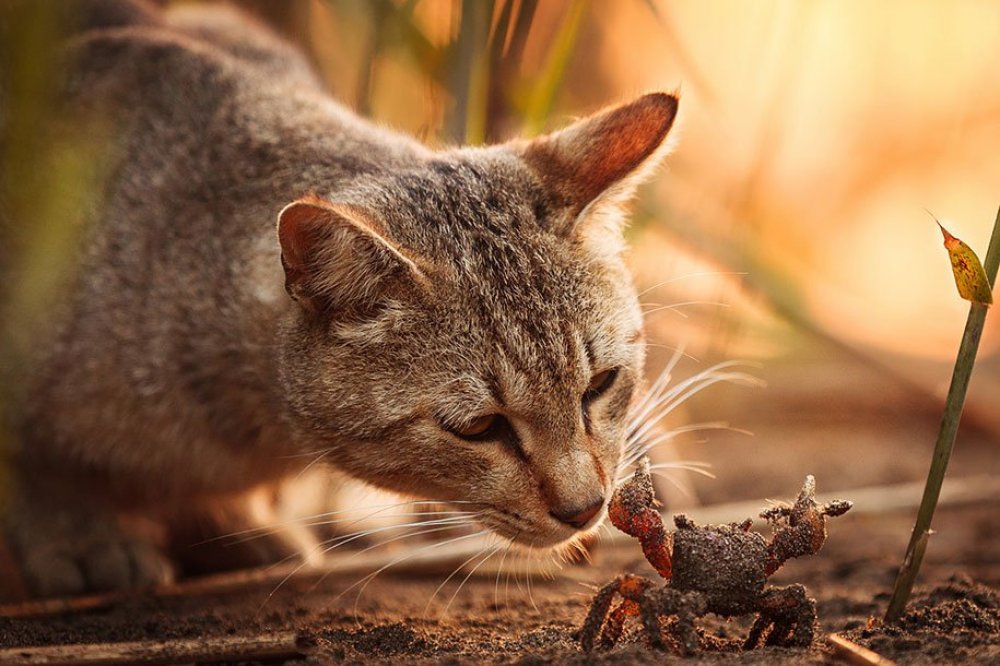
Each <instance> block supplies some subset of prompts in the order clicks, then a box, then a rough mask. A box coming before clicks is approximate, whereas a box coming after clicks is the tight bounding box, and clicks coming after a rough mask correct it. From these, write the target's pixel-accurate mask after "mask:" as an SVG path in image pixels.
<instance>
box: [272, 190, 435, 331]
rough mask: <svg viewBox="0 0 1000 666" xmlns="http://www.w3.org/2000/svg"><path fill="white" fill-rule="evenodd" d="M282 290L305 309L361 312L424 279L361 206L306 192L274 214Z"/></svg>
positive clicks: (422, 282) (414, 265)
mask: <svg viewBox="0 0 1000 666" xmlns="http://www.w3.org/2000/svg"><path fill="white" fill-rule="evenodd" d="M278 242H279V243H280V245H281V265H282V267H283V268H284V269H285V290H286V291H287V292H288V294H289V295H290V296H291V297H292V298H293V299H294V300H295V301H297V302H298V303H299V305H301V306H302V308H303V309H305V310H306V311H307V312H311V313H322V312H326V311H331V310H351V311H355V312H363V311H365V310H367V309H368V308H370V307H371V306H372V305H374V304H375V303H376V302H378V301H379V299H381V298H384V297H386V296H391V295H394V293H393V292H395V291H400V290H408V289H410V290H412V289H413V288H414V287H419V286H421V285H425V284H426V283H427V280H426V278H425V276H424V274H423V272H422V271H421V270H420V268H419V267H418V266H417V264H416V262H415V261H414V260H413V259H411V258H410V257H408V256H407V255H406V253H405V252H404V251H403V250H402V249H401V248H400V247H399V246H398V245H397V244H395V243H393V242H392V241H391V240H390V239H389V237H388V235H387V234H386V233H385V231H384V230H383V229H382V228H381V225H380V224H379V223H378V222H377V221H376V220H375V219H374V217H373V216H372V215H371V214H369V213H367V212H366V211H364V210H362V209H360V208H358V207H356V206H352V205H347V204H338V203H333V202H330V201H326V200H324V199H321V198H319V197H313V196H310V197H305V198H303V199H299V200H297V201H293V202H292V203H290V204H288V205H287V206H285V208H284V209H282V211H281V213H279V214H278Z"/></svg>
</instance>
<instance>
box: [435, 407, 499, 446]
mask: <svg viewBox="0 0 1000 666" xmlns="http://www.w3.org/2000/svg"><path fill="white" fill-rule="evenodd" d="M448 430H449V431H450V432H451V433H452V434H453V435H456V436H458V437H461V438H462V439H467V440H469V441H470V442H483V441H487V440H494V439H502V438H503V437H505V436H506V435H507V434H508V433H509V432H510V422H509V421H508V420H507V419H506V418H505V417H504V416H502V415H500V414H484V415H483V416H480V417H478V418H476V419H473V420H472V421H469V422H468V423H466V424H465V425H462V426H458V427H452V428H448Z"/></svg>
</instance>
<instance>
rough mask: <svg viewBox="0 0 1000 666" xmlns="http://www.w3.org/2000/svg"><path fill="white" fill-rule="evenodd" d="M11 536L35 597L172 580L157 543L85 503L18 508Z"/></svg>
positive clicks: (9, 527) (13, 513)
mask: <svg viewBox="0 0 1000 666" xmlns="http://www.w3.org/2000/svg"><path fill="white" fill-rule="evenodd" d="M6 523H7V525H6V528H7V529H6V533H7V534H6V536H7V540H8V542H9V545H10V548H11V550H12V551H13V553H14V556H15V557H16V559H17V561H18V564H19V565H20V570H21V571H20V573H21V577H22V579H23V583H24V586H25V588H26V590H27V592H28V594H29V595H31V596H32V597H42V598H45V597H64V596H75V595H80V594H89V593H95V592H107V591H114V590H132V589H141V588H146V587H150V586H153V585H160V584H163V583H168V582H171V581H172V580H173V578H174V567H173V565H172V564H171V562H170V560H169V559H168V558H167V557H166V556H165V555H164V554H163V553H162V552H161V551H160V549H159V548H157V546H156V545H154V544H153V543H152V542H150V541H147V540H145V539H143V538H141V537H138V536H133V535H130V534H127V533H125V532H124V531H122V530H121V529H120V527H119V525H118V523H117V520H116V518H115V516H114V515H111V514H108V513H104V512H101V511H100V510H91V511H87V510H86V509H84V507H81V506H77V507H72V508H66V507H58V508H57V507H51V506H50V507H47V508H45V509H42V508H41V507H37V506H36V507H31V508H27V507H26V506H25V505H24V504H21V505H20V506H17V505H16V504H15V506H14V507H12V510H11V512H10V514H9V515H8V517H7V521H6Z"/></svg>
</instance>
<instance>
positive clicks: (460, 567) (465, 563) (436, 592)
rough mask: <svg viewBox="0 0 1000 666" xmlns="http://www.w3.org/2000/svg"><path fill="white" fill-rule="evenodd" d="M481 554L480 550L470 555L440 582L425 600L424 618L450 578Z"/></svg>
mask: <svg viewBox="0 0 1000 666" xmlns="http://www.w3.org/2000/svg"><path fill="white" fill-rule="evenodd" d="M484 550H485V548H484ZM482 554H483V551H482V550H480V551H479V552H477V553H475V554H474V555H472V556H471V557H469V558H468V559H467V560H465V561H464V562H462V563H461V564H459V565H458V566H457V567H455V569H454V571H452V572H451V573H450V574H448V577H447V578H445V579H444V580H443V581H441V584H440V585H438V586H437V589H435V590H434V594H432V595H431V598H430V599H428V600H427V605H426V606H424V613H423V614H424V616H425V617H426V616H427V611H429V610H430V608H431V604H432V603H434V599H435V597H437V595H438V593H440V592H441V588H443V587H444V586H445V585H447V584H448V581H450V580H451V579H452V578H454V577H455V574H457V573H458V572H459V571H461V570H462V569H464V568H465V565H467V564H468V563H469V562H471V561H472V560H474V559H476V558H477V557H479V556H480V555H482Z"/></svg>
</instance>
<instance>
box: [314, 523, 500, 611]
mask: <svg viewBox="0 0 1000 666" xmlns="http://www.w3.org/2000/svg"><path fill="white" fill-rule="evenodd" d="M486 534H490V531H489V530H488V529H482V530H479V531H478V532H472V533H470V534H461V535H459V536H457V537H452V538H451V539H445V540H444V541H436V542H434V543H430V544H427V545H424V546H421V547H419V548H417V549H415V550H413V551H410V552H407V553H404V554H403V555H401V556H399V557H397V558H396V559H394V560H392V561H391V562H389V563H388V564H385V565H384V566H382V567H379V568H378V569H376V570H375V571H373V572H372V573H370V574H367V575H365V576H363V577H362V578H359V579H358V580H357V581H355V582H354V583H353V584H352V585H351V586H350V587H348V588H346V589H345V590H343V591H341V593H340V594H338V595H337V596H336V597H334V598H333V601H335V602H336V601H338V600H339V599H340V598H341V597H342V596H344V595H345V594H347V593H348V592H350V591H351V590H353V589H354V588H355V587H357V586H358V585H361V589H359V590H358V594H357V596H355V598H354V617H355V618H357V617H358V602H360V601H361V595H362V594H364V592H365V589H366V588H367V587H368V586H369V585H370V584H371V582H372V581H373V580H375V578H377V577H378V575H379V574H381V573H382V572H383V571H385V570H387V569H390V568H391V567H394V566H396V565H397V564H400V563H402V562H405V561H406V560H409V559H412V558H414V557H416V556H418V555H421V554H423V553H426V552H427V551H430V550H433V549H435V548H440V547H442V546H447V545H450V544H453V543H457V542H459V541H462V540H465V539H471V538H474V537H481V536H483V535H486ZM480 552H481V551H480ZM359 625H360V622H359Z"/></svg>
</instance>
